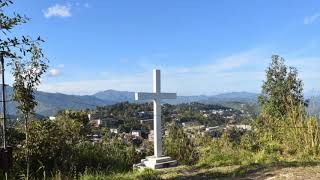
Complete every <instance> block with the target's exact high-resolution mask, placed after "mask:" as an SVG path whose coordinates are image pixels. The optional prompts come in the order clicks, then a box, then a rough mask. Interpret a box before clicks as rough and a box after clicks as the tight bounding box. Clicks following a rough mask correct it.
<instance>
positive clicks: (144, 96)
mask: <svg viewBox="0 0 320 180" xmlns="http://www.w3.org/2000/svg"><path fill="white" fill-rule="evenodd" d="M160 76H161V73H160V70H157V69H154V70H153V92H152V93H143V92H142V93H140V92H139V93H136V94H135V99H136V100H152V101H153V118H154V119H153V130H154V131H153V132H154V157H155V158H160V157H162V131H161V100H162V99H176V97H177V94H176V93H161V77H160Z"/></svg>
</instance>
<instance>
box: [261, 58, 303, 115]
mask: <svg viewBox="0 0 320 180" xmlns="http://www.w3.org/2000/svg"><path fill="white" fill-rule="evenodd" d="M302 86H303V84H302V81H301V80H300V79H299V78H298V71H297V69H296V68H294V67H288V66H286V65H285V60H284V59H283V58H281V57H280V56H278V55H273V56H272V62H271V64H270V66H269V67H268V69H267V71H266V80H265V81H264V82H263V85H262V92H261V95H260V96H259V103H260V107H261V109H262V111H263V113H265V114H267V115H269V116H271V117H273V118H283V117H285V116H286V115H287V111H288V110H287V107H288V105H293V106H299V105H301V103H303V94H302V93H303V87H302Z"/></svg>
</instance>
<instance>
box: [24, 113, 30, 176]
mask: <svg viewBox="0 0 320 180" xmlns="http://www.w3.org/2000/svg"><path fill="white" fill-rule="evenodd" d="M28 118H29V115H28V114H26V115H25V131H26V162H27V177H26V180H29V170H30V162H29V139H28V136H29V130H28Z"/></svg>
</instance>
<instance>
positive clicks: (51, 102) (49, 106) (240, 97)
mask: <svg viewBox="0 0 320 180" xmlns="http://www.w3.org/2000/svg"><path fill="white" fill-rule="evenodd" d="M6 92H7V98H8V99H11V95H12V92H13V88H12V87H7V90H6ZM0 93H1V91H0ZM35 96H36V100H37V102H38V106H37V107H36V113H37V114H39V115H43V116H51V115H54V114H55V113H56V112H58V111H59V110H63V109H74V110H77V109H87V108H88V109H93V108H95V107H96V106H105V105H111V104H115V103H119V102H125V101H128V102H131V103H133V102H136V101H135V99H134V92H129V91H116V90H106V91H101V92H98V93H96V94H93V95H86V96H78V95H67V94H61V93H48V92H42V91H37V92H36V93H35ZM257 97H258V94H257V93H249V92H230V93H223V94H218V95H213V96H204V95H201V96H178V98H177V99H175V100H165V101H164V102H165V103H170V104H180V103H190V102H201V103H206V104H224V105H225V104H230V103H231V102H237V103H249V104H254V103H256V102H257ZM315 101H316V104H317V105H318V102H320V96H319V97H316V98H315ZM7 109H8V114H15V112H16V105H15V103H14V102H8V105H7ZM1 111H2V109H1Z"/></svg>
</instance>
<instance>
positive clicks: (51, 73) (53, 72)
mask: <svg viewBox="0 0 320 180" xmlns="http://www.w3.org/2000/svg"><path fill="white" fill-rule="evenodd" d="M59 75H60V70H59V69H56V68H54V69H50V70H49V76H53V77H54V76H59Z"/></svg>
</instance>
